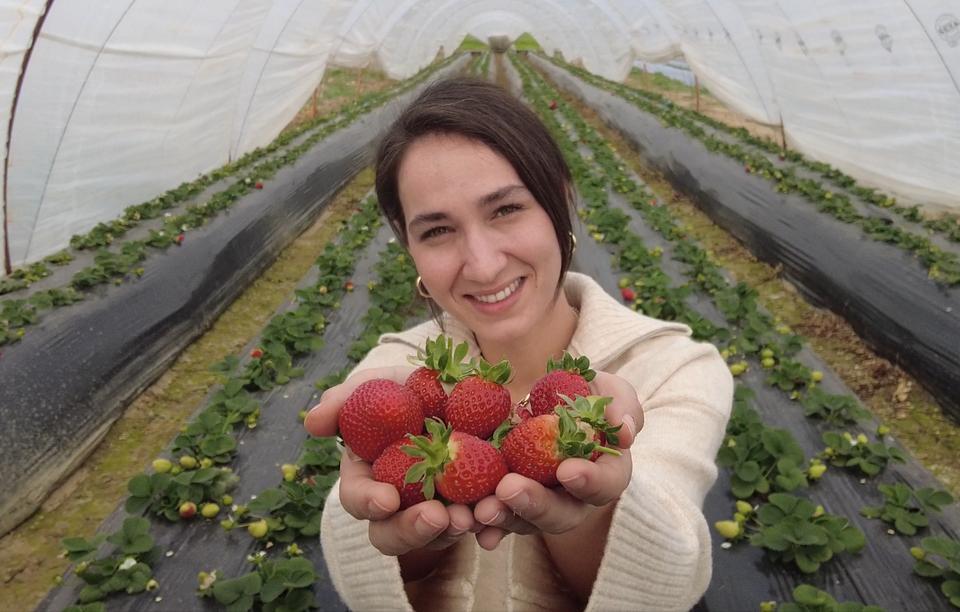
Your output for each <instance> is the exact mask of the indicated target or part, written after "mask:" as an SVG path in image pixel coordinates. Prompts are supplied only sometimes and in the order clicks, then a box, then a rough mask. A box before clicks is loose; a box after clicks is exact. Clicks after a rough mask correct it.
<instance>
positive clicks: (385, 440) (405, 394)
mask: <svg viewBox="0 0 960 612" xmlns="http://www.w3.org/2000/svg"><path fill="white" fill-rule="evenodd" d="M338 425H339V428H340V435H341V436H342V437H343V441H344V443H346V445H347V446H349V447H350V449H351V450H352V451H353V452H355V453H356V454H357V455H358V456H360V457H361V458H362V459H363V460H364V461H366V462H367V463H373V462H374V460H375V459H376V458H377V457H379V456H380V453H382V452H383V449H385V448H386V447H387V446H389V445H390V443H391V442H394V441H396V440H399V439H400V438H402V437H403V436H404V435H405V434H408V433H413V434H418V433H420V432H421V431H423V408H422V407H421V405H420V399H419V398H418V397H417V396H416V395H414V394H413V392H411V391H410V390H409V389H407V388H406V387H404V386H403V385H400V384H397V383H395V382H393V381H392V380H387V379H385V378H378V379H374V380H368V381H366V382H364V383H362V384H361V385H360V386H358V387H357V388H356V389H354V391H353V393H351V394H350V397H348V398H347V401H346V402H344V404H343V408H342V409H341V410H340V417H339V419H338Z"/></svg>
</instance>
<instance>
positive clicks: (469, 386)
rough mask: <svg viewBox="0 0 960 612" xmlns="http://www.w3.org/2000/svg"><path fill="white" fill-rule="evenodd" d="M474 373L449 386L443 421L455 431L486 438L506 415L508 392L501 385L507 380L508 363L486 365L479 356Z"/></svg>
mask: <svg viewBox="0 0 960 612" xmlns="http://www.w3.org/2000/svg"><path fill="white" fill-rule="evenodd" d="M476 372H477V373H476V374H473V375H471V376H467V377H466V378H464V379H463V380H461V381H460V382H458V383H457V386H456V387H454V388H453V391H452V392H451V393H450V397H449V398H447V407H446V410H445V414H446V421H447V424H448V425H450V426H452V427H453V428H454V429H455V430H457V431H462V432H464V433H468V434H471V435H474V436H477V437H478V438H484V439H486V438H489V437H490V434H492V433H493V432H494V430H496V429H497V426H498V425H500V423H503V421H504V420H505V419H506V418H507V417H509V416H510V408H511V407H512V402H511V401H510V392H509V391H507V388H506V387H504V386H503V385H504V384H506V382H507V381H508V380H510V364H509V363H507V362H506V361H501V362H500V363H498V364H497V365H490V364H489V363H487V362H486V361H485V360H483V359H481V360H480V363H479V364H478V366H477V370H476Z"/></svg>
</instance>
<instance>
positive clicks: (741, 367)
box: [730, 361, 747, 376]
mask: <svg viewBox="0 0 960 612" xmlns="http://www.w3.org/2000/svg"><path fill="white" fill-rule="evenodd" d="M746 371H747V364H746V363H745V362H743V361H738V362H737V363H733V364H730V373H731V374H733V375H734V376H740V375H741V374H743V373H744V372H746Z"/></svg>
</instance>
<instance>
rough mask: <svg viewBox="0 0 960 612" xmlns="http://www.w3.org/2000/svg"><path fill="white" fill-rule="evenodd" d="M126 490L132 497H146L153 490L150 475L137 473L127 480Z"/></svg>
mask: <svg viewBox="0 0 960 612" xmlns="http://www.w3.org/2000/svg"><path fill="white" fill-rule="evenodd" d="M127 490H128V491H129V492H130V495H133V496H134V497H148V496H149V495H150V493H151V491H152V490H153V488H152V486H151V484H150V477H149V476H147V475H146V474H137V475H136V476H134V477H133V478H131V479H130V480H129V481H128V482H127Z"/></svg>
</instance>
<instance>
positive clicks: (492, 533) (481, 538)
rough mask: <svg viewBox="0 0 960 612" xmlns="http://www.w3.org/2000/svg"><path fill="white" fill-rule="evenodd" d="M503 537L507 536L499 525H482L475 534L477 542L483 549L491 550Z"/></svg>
mask: <svg viewBox="0 0 960 612" xmlns="http://www.w3.org/2000/svg"><path fill="white" fill-rule="evenodd" d="M505 537H507V532H506V531H504V530H503V529H500V528H499V527H484V528H483V530H482V531H480V533H478V534H477V544H479V545H480V548H483V549H484V550H493V549H495V548H496V547H497V545H498V544H500V541H501V540H503V538H505Z"/></svg>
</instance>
